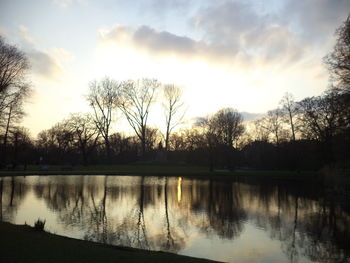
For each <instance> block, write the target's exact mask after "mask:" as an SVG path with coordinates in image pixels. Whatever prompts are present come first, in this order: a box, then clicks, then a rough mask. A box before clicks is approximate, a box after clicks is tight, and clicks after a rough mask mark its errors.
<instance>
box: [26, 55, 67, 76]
mask: <svg viewBox="0 0 350 263" xmlns="http://www.w3.org/2000/svg"><path fill="white" fill-rule="evenodd" d="M26 53H27V55H28V58H29V61H30V65H31V70H32V72H33V73H34V74H38V75H39V76H41V77H44V78H46V79H52V78H53V79H57V78H59V77H60V75H61V74H62V73H63V69H62V67H61V66H60V64H59V63H58V61H57V60H56V59H54V58H53V57H52V56H51V55H50V54H49V53H47V52H43V51H40V50H36V49H32V50H30V51H27V52H26Z"/></svg>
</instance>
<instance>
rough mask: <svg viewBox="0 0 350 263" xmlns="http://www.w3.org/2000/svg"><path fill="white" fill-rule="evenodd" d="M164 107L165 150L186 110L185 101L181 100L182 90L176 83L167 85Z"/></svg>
mask: <svg viewBox="0 0 350 263" xmlns="http://www.w3.org/2000/svg"><path fill="white" fill-rule="evenodd" d="M163 92H164V100H165V101H164V102H163V108H164V112H165V125H166V131H165V150H166V151H168V150H169V137H170V134H171V132H172V130H173V129H174V128H175V127H176V126H177V125H179V124H180V123H181V121H182V119H183V117H184V114H185V111H184V110H183V106H184V103H183V102H182V100H181V97H182V90H181V88H180V87H178V86H175V85H174V84H169V85H165V86H164V89H163Z"/></svg>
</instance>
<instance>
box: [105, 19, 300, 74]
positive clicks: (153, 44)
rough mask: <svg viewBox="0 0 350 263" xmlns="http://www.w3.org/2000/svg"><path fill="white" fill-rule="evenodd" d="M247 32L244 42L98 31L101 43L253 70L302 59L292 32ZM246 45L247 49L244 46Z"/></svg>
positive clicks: (122, 29) (144, 30) (146, 30)
mask: <svg viewBox="0 0 350 263" xmlns="http://www.w3.org/2000/svg"><path fill="white" fill-rule="evenodd" d="M255 34H256V31H251V32H249V33H248V32H247V33H246V34H245V37H244V39H242V42H240V43H236V45H237V46H236V47H234V44H232V41H225V42H222V43H217V42H215V41H205V40H200V41H197V40H194V39H192V38H190V37H187V36H179V35H176V34H172V33H170V32H167V31H158V30H155V29H154V28H151V27H149V26H145V25H143V26H140V27H138V28H136V29H134V28H131V27H126V26H121V25H115V26H113V27H112V28H110V29H103V30H100V31H99V40H100V41H101V42H102V43H109V44H114V45H116V46H127V47H132V48H134V49H136V50H138V51H140V52H143V53H147V54H150V55H152V56H163V57H169V56H172V57H176V58H177V59H182V60H204V61H207V62H208V63H213V64H219V65H226V66H227V65H231V66H233V65H235V66H240V67H249V66H250V67H251V66H252V65H253V64H258V63H267V64H268V63H272V62H274V61H279V63H281V62H283V61H286V62H291V61H293V60H296V59H297V58H300V57H301V56H302V53H303V48H302V47H300V46H298V45H297V43H295V41H294V39H293V36H292V35H291V33H290V32H289V31H288V30H286V29H285V28H282V27H278V26H271V27H266V28H264V30H263V31H262V32H260V31H259V35H258V36H256V35H255ZM244 44H245V45H244ZM243 45H244V46H243Z"/></svg>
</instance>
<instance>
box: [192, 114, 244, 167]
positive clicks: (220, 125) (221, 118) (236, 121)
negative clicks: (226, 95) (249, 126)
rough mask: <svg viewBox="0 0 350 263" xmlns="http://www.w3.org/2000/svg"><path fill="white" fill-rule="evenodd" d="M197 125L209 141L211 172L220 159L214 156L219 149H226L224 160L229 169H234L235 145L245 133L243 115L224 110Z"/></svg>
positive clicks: (202, 119) (200, 120)
mask: <svg viewBox="0 0 350 263" xmlns="http://www.w3.org/2000/svg"><path fill="white" fill-rule="evenodd" d="M196 125H197V126H199V127H201V128H202V129H203V133H204V134H205V136H206V139H207V146H208V149H209V166H210V171H212V170H213V169H214V159H215V158H217V157H218V156H214V155H217V154H215V153H216V152H217V151H219V149H224V151H223V152H222V154H223V156H222V158H223V159H226V165H227V167H228V168H230V169H231V168H233V164H232V159H233V156H232V154H233V150H234V145H235V143H236V142H237V140H238V138H239V137H240V136H241V135H242V134H243V132H244V125H243V117H242V115H241V114H240V113H239V112H238V111H237V110H235V109H232V108H223V109H221V110H219V111H218V112H217V113H215V114H214V115H213V116H209V117H205V118H199V119H198V120H197V123H196Z"/></svg>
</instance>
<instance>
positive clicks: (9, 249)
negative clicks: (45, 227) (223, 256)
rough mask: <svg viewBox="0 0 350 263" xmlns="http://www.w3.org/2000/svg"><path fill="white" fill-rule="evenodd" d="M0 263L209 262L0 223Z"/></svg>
mask: <svg viewBox="0 0 350 263" xmlns="http://www.w3.org/2000/svg"><path fill="white" fill-rule="evenodd" d="M0 233H1V235H0V247H1V253H0V262H13V263H17V262H19V263H23V262H27V263H31V262H33V263H34V262H35V263H38V262H45V263H46V262H52V263H55V262H60V263H61V262H74V263H80V262H81V263H89V262H103V263H108V262H114V263H115V262H167V263H171V262H183V263H186V262H188V263H190V262H203V263H205V262H208V263H209V262H213V261H209V260H204V259H197V258H192V257H186V256H179V255H176V254H172V253H165V252H153V251H145V250H140V249H132V248H122V247H115V246H109V245H103V244H99V243H95V242H89V241H83V240H77V239H72V238H67V237H62V236H57V235H53V234H50V233H46V232H38V231H35V230H34V229H33V228H32V227H29V226H24V225H12V224H10V223H5V222H0Z"/></svg>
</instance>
